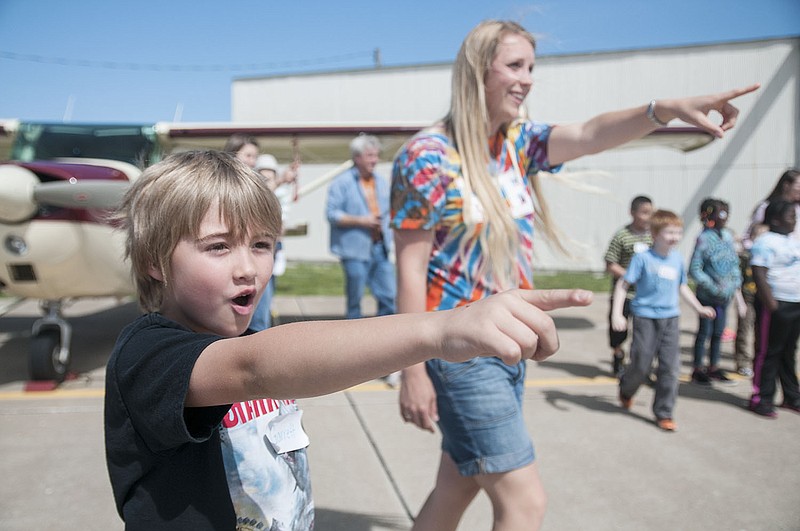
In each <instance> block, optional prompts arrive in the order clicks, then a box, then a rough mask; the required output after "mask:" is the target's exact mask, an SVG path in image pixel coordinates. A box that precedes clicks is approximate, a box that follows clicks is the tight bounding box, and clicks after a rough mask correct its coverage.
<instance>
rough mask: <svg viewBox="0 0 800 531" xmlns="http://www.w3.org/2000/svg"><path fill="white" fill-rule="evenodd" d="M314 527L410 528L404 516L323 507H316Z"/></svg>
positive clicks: (333, 530)
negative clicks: (343, 510) (348, 511)
mask: <svg viewBox="0 0 800 531" xmlns="http://www.w3.org/2000/svg"><path fill="white" fill-rule="evenodd" d="M315 512H316V518H315V520H316V521H315V522H314V527H316V528H317V529H325V530H326V531H371V530H372V529H375V528H376V527H380V528H381V529H408V528H409V524H408V522H407V521H406V520H405V519H403V518H398V517H392V516H385V515H380V514H363V513H347V512H342V511H336V510H333V509H325V508H323V507H317V508H316V511H315Z"/></svg>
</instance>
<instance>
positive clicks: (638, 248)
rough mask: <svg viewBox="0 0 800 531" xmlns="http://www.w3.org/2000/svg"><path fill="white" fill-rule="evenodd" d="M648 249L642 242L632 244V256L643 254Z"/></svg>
mask: <svg viewBox="0 0 800 531" xmlns="http://www.w3.org/2000/svg"><path fill="white" fill-rule="evenodd" d="M649 248H650V246H649V245H647V244H646V243H644V242H636V243H634V244H633V253H634V254H639V253H643V252H645V251H646V250H648V249H649Z"/></svg>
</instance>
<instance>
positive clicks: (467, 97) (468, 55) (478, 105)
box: [443, 20, 560, 290]
mask: <svg viewBox="0 0 800 531" xmlns="http://www.w3.org/2000/svg"><path fill="white" fill-rule="evenodd" d="M509 34H513V35H520V36H522V37H524V38H525V39H527V40H528V41H529V42H530V43H531V46H533V47H534V49H535V48H536V40H535V38H534V37H533V35H531V34H530V33H529V32H528V31H527V30H525V28H523V27H522V26H520V25H519V24H517V23H516V22H510V21H497V20H487V21H484V22H481V23H480V24H478V25H477V26H476V27H475V28H474V29H473V30H472V31H471V32H470V33H469V35H467V37H466V38H465V39H464V42H463V43H462V45H461V49H460V50H459V52H458V56H457V57H456V60H455V63H454V65H453V78H452V96H451V101H450V111H449V112H448V113H447V116H445V118H444V120H443V124H444V128H445V132H446V133H447V134H448V136H450V138H451V139H452V140H453V143H454V144H455V147H456V150H457V151H458V153H459V155H460V157H461V172H462V175H463V177H464V190H463V196H464V197H463V201H464V203H463V212H464V223H465V224H466V225H467V227H468V232H469V227H471V226H474V225H475V224H476V222H475V220H473V219H471V212H472V194H473V193H474V194H475V196H476V197H477V199H478V201H479V202H480V203H481V206H482V207H483V212H484V217H485V223H484V226H483V229H482V230H481V232H480V235H479V237H478V238H479V244H480V246H481V249H482V250H483V253H482V254H483V256H482V261H481V264H480V266H479V270H478V275H479V277H480V276H485V275H486V273H491V276H492V278H493V279H494V285H495V286H496V287H497V289H498V290H502V289H507V288H512V287H516V286H517V285H518V284H519V281H520V278H519V270H518V268H517V258H518V252H519V237H518V235H517V227H516V223H515V222H514V219H513V218H512V217H511V212H510V210H509V208H508V204H507V203H506V201H505V199H503V197H502V194H501V193H500V191H499V190H498V188H497V185H496V184H495V182H494V179H493V178H492V176H491V174H490V173H489V162H490V160H491V155H490V153H489V136H490V135H492V134H494V133H495V131H489V124H490V120H489V113H488V109H487V106H486V85H485V81H486V75H487V73H488V72H489V69H490V67H491V64H492V61H493V60H494V57H495V55H496V53H497V46H498V44H500V42H501V40H502V39H503V38H504V37H505V36H506V35H509ZM506 125H508V124H506ZM530 192H531V195H532V196H533V197H534V198H535V201H534V209H535V224H536V228H537V229H539V230H541V231H542V232H543V233H544V235H545V237H546V238H547V239H548V240H549V241H551V242H553V243H555V244H556V245H557V246H559V247H560V243H559V241H558V237H557V235H556V232H555V230H554V227H553V224H552V221H551V219H552V218H551V216H550V211H549V209H548V207H547V203H546V202H545V199H544V197H543V195H542V193H541V187H540V182H539V177H538V175H532V176H530ZM463 243H464V244H466V238H465V239H464V240H463ZM461 251H462V254H463V251H464V249H463V248H462V249H461ZM473 280H475V279H473Z"/></svg>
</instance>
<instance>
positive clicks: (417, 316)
mask: <svg viewBox="0 0 800 531" xmlns="http://www.w3.org/2000/svg"><path fill="white" fill-rule="evenodd" d="M591 301H592V293H591V292H588V291H585V290H534V291H529V290H511V291H507V292H504V293H500V294H498V295H494V296H492V297H489V298H487V299H484V300H481V301H478V302H474V303H471V304H467V305H466V306H462V307H459V308H456V309H453V310H446V311H439V312H430V313H413V314H399V315H389V316H384V317H374V318H369V319H354V320H346V321H309V322H300V323H292V324H287V325H282V326H278V327H275V328H270V329H268V330H265V331H263V332H259V333H257V334H252V335H249V336H243V337H237V338H230V339H223V340H220V341H217V342H215V343H212V344H211V345H209V346H208V347H207V348H206V349H205V350H204V351H203V353H202V354H201V355H200V357H199V358H198V360H197V362H196V363H195V366H194V369H193V371H192V377H191V380H190V383H189V391H188V393H187V397H186V403H185V405H186V406H187V407H195V406H208V405H213V404H227V403H231V402H239V401H243V400H251V399H254V398H264V397H270V398H278V399H279V398H302V397H309V396H317V395H322V394H327V393H332V392H335V391H339V390H342V389H346V388H348V387H350V386H353V385H355V384H358V383H361V382H365V381H368V380H371V379H374V378H378V377H381V376H384V375H386V374H389V373H392V372H394V371H397V370H400V369H402V368H403V367H406V366H409V365H413V364H415V363H419V362H422V361H425V360H427V359H430V358H442V359H446V360H448V361H465V360H468V359H470V358H473V357H476V356H497V357H499V358H501V359H502V360H503V361H504V362H506V363H509V364H512V363H516V362H518V361H519V360H521V359H535V360H543V359H546V358H547V357H549V356H551V355H553V354H554V353H555V352H556V351H557V350H558V346H559V345H558V333H557V331H556V328H555V325H554V323H553V320H552V319H551V318H550V316H549V315H547V314H546V313H545V312H546V311H549V310H554V309H557V308H566V307H570V306H586V305H588V304H590V303H591Z"/></svg>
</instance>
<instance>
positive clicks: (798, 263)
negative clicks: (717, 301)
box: [750, 200, 800, 418]
mask: <svg viewBox="0 0 800 531" xmlns="http://www.w3.org/2000/svg"><path fill="white" fill-rule="evenodd" d="M764 222H765V223H766V224H767V225H769V232H767V233H764V234H763V235H761V236H760V237H759V238H758V239H757V240H756V241H755V242H754V243H753V248H752V253H753V257H752V259H751V260H750V266H751V267H752V269H753V279H754V280H755V282H756V289H757V294H756V301H755V306H756V327H755V336H756V344H755V356H754V360H753V373H754V374H753V395H752V397H751V398H750V410H751V411H753V412H754V413H756V414H758V415H762V416H765V417H770V418H773V417H776V416H777V413H776V412H775V406H774V405H773V404H774V399H775V391H776V380H780V382H781V387H782V389H783V402H782V403H781V404H780V407H783V408H786V409H788V410H791V411H794V412H796V413H800V387H799V386H798V382H797V367H796V361H797V360H796V353H797V340H798V337H800V240H797V239H795V238H792V236H791V234H792V231H794V228H795V225H796V224H797V214H796V211H795V205H794V203H792V202H789V201H784V200H777V201H772V202H770V204H769V206H767V210H766V212H765V214H764Z"/></svg>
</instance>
